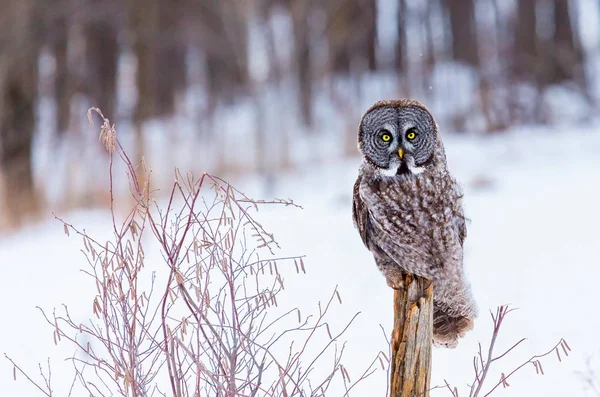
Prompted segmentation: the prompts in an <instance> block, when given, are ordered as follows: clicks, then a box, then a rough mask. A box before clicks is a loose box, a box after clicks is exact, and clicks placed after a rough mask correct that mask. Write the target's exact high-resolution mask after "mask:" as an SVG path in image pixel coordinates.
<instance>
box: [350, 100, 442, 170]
mask: <svg viewBox="0 0 600 397" xmlns="http://www.w3.org/2000/svg"><path fill="white" fill-rule="evenodd" d="M358 148H359V150H360V151H361V153H362V154H363V156H364V159H365V161H366V162H367V163H368V164H370V165H371V166H373V167H375V169H376V170H377V171H379V173H381V174H383V175H387V176H393V175H410V174H412V175H417V174H420V173H422V172H424V171H426V170H427V169H428V168H434V167H435V166H436V165H438V163H440V161H439V160H441V159H438V158H437V157H439V156H440V155H442V156H443V148H442V147H441V142H439V138H438V130H437V124H436V122H435V120H434V119H433V116H432V115H431V113H429V111H428V110H427V108H426V107H425V106H424V105H423V104H421V103H420V102H417V101H415V100H410V99H401V100H394V101H380V102H377V103H375V104H374V105H373V106H371V108H370V109H369V110H368V111H367V112H366V113H365V115H364V116H363V118H362V120H361V122H360V127H359V130H358Z"/></svg>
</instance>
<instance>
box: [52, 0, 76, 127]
mask: <svg viewBox="0 0 600 397" xmlns="http://www.w3.org/2000/svg"><path fill="white" fill-rule="evenodd" d="M70 3H71V0H51V1H48V2H45V5H46V7H47V8H46V9H45V10H46V15H47V17H46V26H45V27H46V34H45V38H46V41H47V42H48V43H49V47H50V50H51V52H52V53H53V55H54V60H55V70H54V101H55V102H56V127H55V128H56V132H57V134H58V135H59V136H62V135H63V134H64V133H65V132H66V131H67V130H68V128H69V119H70V113H71V112H70V104H71V97H72V95H73V90H74V83H73V75H72V71H71V70H70V67H69V55H68V49H69V36H70V35H69V25H70V22H71V20H72V18H71V16H70V14H69V13H68V11H67V10H68V9H69V7H68V6H69V5H70Z"/></svg>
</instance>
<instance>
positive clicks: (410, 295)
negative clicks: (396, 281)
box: [390, 274, 433, 397]
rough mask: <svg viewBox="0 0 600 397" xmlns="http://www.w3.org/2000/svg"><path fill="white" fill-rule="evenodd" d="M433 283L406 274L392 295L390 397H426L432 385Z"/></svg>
mask: <svg viewBox="0 0 600 397" xmlns="http://www.w3.org/2000/svg"><path fill="white" fill-rule="evenodd" d="M432 327H433V283H432V282H431V281H429V280H427V279H425V278H422V277H418V276H414V275H411V274H407V275H406V276H405V277H404V288H401V289H398V290H395V291H394V330H393V331H392V363H391V373H390V397H428V396H429V388H430V386H429V385H430V382H431V348H432V334H433V333H432V331H433V329H432Z"/></svg>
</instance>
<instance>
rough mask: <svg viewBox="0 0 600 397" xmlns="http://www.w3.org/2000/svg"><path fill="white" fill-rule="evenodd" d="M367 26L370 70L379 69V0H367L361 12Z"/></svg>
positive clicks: (366, 37)
mask: <svg viewBox="0 0 600 397" xmlns="http://www.w3.org/2000/svg"><path fill="white" fill-rule="evenodd" d="M361 15H362V17H363V18H364V22H365V23H366V26H367V34H366V35H365V39H366V41H367V42H366V47H367V48H366V50H367V62H368V67H369V70H370V71H372V72H374V71H376V70H377V0H365V7H364V10H363V12H362V13H361Z"/></svg>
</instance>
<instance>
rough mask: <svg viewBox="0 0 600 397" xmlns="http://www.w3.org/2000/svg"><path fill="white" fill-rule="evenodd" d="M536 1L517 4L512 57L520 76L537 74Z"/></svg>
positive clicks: (514, 67) (523, 0) (516, 72)
mask: <svg viewBox="0 0 600 397" xmlns="http://www.w3.org/2000/svg"><path fill="white" fill-rule="evenodd" d="M535 3H536V0H521V1H519V2H518V4H517V20H516V29H515V36H514V45H513V47H512V48H513V51H514V53H513V55H512V59H513V65H514V66H513V72H514V73H515V74H516V75H517V76H518V77H520V78H523V77H525V78H528V77H534V76H535V65H536V63H537V59H538V50H537V46H538V44H537V33H536V29H535V28H536V23H537V18H536V15H535ZM532 73H533V74H534V75H533V76H531V74H532Z"/></svg>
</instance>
